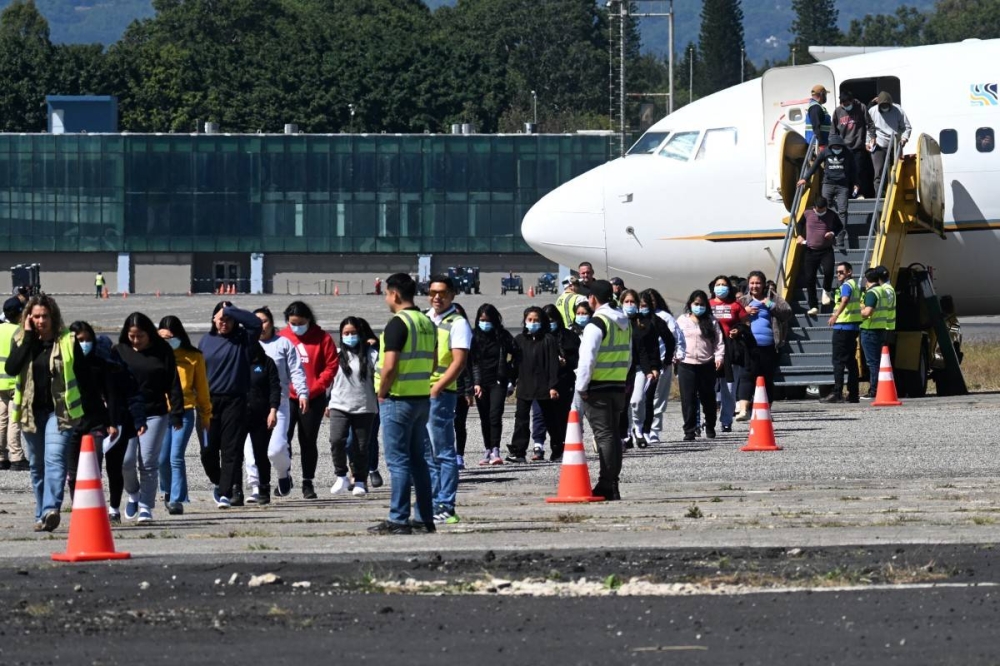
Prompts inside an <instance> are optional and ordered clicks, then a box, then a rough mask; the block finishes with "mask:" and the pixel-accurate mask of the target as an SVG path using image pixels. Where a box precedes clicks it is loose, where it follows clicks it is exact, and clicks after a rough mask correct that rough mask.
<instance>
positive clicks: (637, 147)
mask: <svg viewBox="0 0 1000 666" xmlns="http://www.w3.org/2000/svg"><path fill="white" fill-rule="evenodd" d="M669 135H670V132H652V131H650V132H646V133H645V134H643V135H642V136H641V137H639V140H638V141H636V142H635V143H634V144H633V145H632V147H631V148H629V149H628V152H627V153H625V154H626V155H643V154H645V155H652V154H653V153H655V152H656V149H657V148H659V146H660V144H661V143H663V140H664V139H666V138H667V137H668V136H669Z"/></svg>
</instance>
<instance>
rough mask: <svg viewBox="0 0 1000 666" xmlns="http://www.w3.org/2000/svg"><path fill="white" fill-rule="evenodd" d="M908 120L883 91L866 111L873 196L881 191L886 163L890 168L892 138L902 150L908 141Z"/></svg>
mask: <svg viewBox="0 0 1000 666" xmlns="http://www.w3.org/2000/svg"><path fill="white" fill-rule="evenodd" d="M912 131H913V128H912V127H910V119H909V118H907V117H906V112H905V111H903V107H901V106H900V105H899V104H894V103H893V101H892V95H890V94H889V93H887V92H885V91H884V90H883V91H882V92H880V93H879V94H878V97H876V98H875V105H874V106H872V107H871V108H870V109H868V150H869V151H870V152H871V156H872V168H873V169H874V171H875V195H876V196H878V195H879V194H880V193H881V191H882V171H883V170H884V168H885V163H886V161H888V162H889V168H892V160H893V159H894V156H893V155H892V154H890V153H891V150H892V138H893V137H894V136H895V137H897V139H898V142H899V146H900V148H902V147H903V146H905V145H906V142H907V141H909V140H910V133H911V132H912Z"/></svg>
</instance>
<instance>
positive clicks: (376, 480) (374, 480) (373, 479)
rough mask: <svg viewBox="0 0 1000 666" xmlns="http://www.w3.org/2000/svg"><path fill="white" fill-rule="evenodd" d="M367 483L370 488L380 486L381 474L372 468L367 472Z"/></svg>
mask: <svg viewBox="0 0 1000 666" xmlns="http://www.w3.org/2000/svg"><path fill="white" fill-rule="evenodd" d="M368 484H369V485H370V486H371V487H372V488H381V487H382V475H381V474H379V473H378V470H377V469H373V470H372V471H370V472H368Z"/></svg>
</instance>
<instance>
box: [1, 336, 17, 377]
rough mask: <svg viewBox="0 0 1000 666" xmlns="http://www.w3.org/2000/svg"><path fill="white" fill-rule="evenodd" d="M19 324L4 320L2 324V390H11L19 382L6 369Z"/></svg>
mask: <svg viewBox="0 0 1000 666" xmlns="http://www.w3.org/2000/svg"><path fill="white" fill-rule="evenodd" d="M17 328H18V327H17V324H11V323H10V322H4V323H2V324H0V391H10V390H11V389H13V388H14V386H15V384H16V383H17V378H15V377H11V376H10V375H8V374H7V372H6V371H5V370H4V364H5V363H7V357H8V356H10V348H11V345H12V344H13V343H14V334H15V333H17Z"/></svg>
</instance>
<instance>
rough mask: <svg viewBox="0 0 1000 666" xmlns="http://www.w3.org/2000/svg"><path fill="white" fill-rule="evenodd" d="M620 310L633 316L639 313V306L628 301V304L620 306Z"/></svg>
mask: <svg viewBox="0 0 1000 666" xmlns="http://www.w3.org/2000/svg"><path fill="white" fill-rule="evenodd" d="M622 312H624V313H625V315H626V316H629V317H634V316H636V315H637V314H639V308H637V307H636V306H635V305H633V304H631V303H630V304H629V305H625V306H623V307H622Z"/></svg>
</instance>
